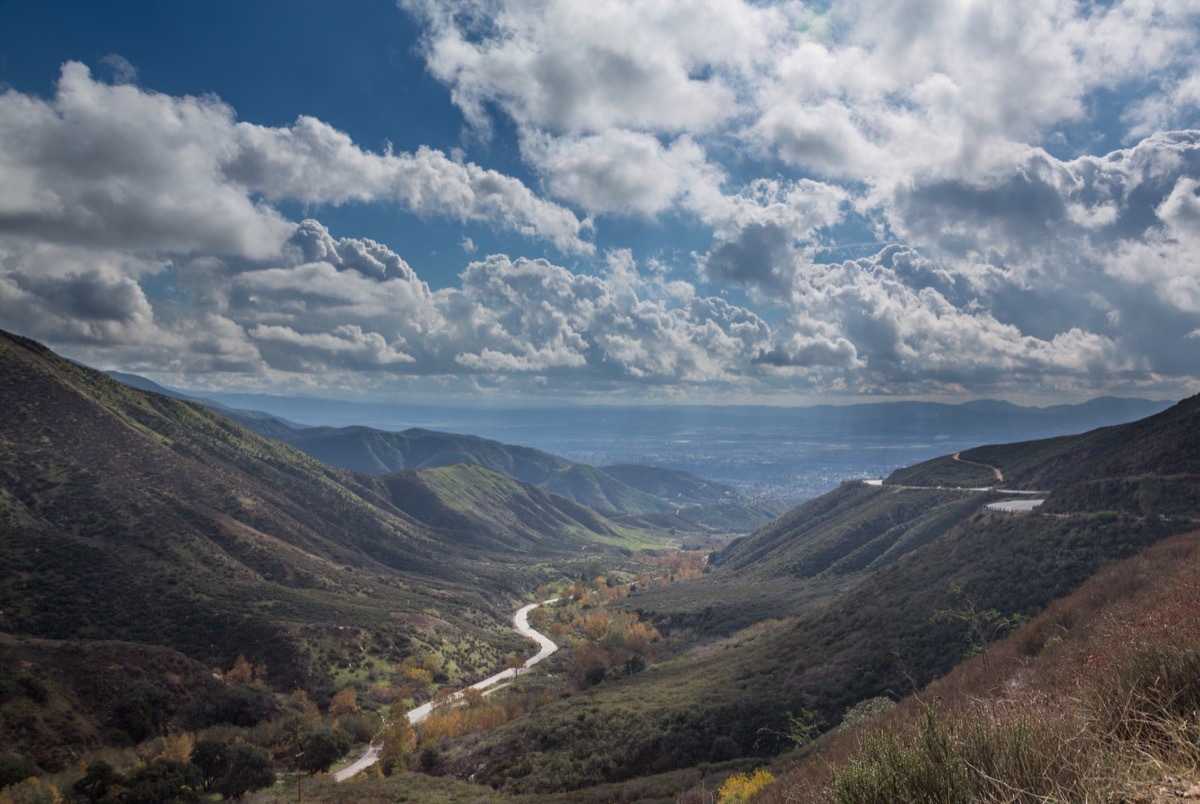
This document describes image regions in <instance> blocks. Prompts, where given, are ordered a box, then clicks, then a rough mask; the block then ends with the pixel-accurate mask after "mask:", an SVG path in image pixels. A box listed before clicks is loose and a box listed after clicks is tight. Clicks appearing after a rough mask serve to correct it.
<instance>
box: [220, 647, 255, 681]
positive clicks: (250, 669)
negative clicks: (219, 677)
mask: <svg viewBox="0 0 1200 804" xmlns="http://www.w3.org/2000/svg"><path fill="white" fill-rule="evenodd" d="M225 680H226V681H232V682H233V683H234V684H249V683H250V682H251V681H253V680H254V665H252V664H250V662H249V661H248V660H247V659H246V657H245V656H242V655H241V654H238V657H237V659H235V660H234V662H233V667H231V668H229V672H228V673H226V674H225Z"/></svg>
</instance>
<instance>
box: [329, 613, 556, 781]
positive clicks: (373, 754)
mask: <svg viewBox="0 0 1200 804" xmlns="http://www.w3.org/2000/svg"><path fill="white" fill-rule="evenodd" d="M557 601H558V598H553V599H551V600H546V601H543V602H542V603H530V604H529V605H528V606H522V607H521V608H520V609H518V610H517V613H516V615H514V616H513V625H514V626H515V627H516V629H517V631H518V632H520V634H521V635H522V636H527V637H531V638H532V639H534V640H536V641H537V643H538V645H539V646H540V648H541V649H540V650H539V651H538V652H537V654H536V655H534V656H532V657H530V658H528V659H526V660H525V664H523V665H522V666H520V667H516V668H513V667H510V668H509V669H507V670H501V671H500V672H499V673H496V674H495V675H492V676H488V677H487V678H485V679H484V680H483V681H478V682H476V683H474V684H472V685H471V686H470V687H468V688H467V689H474V690H479V691H480V692H482V691H483V690H486V689H488V688H489V687H494V686H496V685H497V684H499V683H500V682H501V681H507V680H508V679H510V678H516V677H517V676H518V675H520V674H521V673H523V672H525V671H526V670H528V669H529V668H531V667H533V666H534V665H535V664H537V663H538V662H540V661H542V660H543V659H545V658H546V657H548V656H549V655H550V654H552V653H554V651H556V650H558V645H555V644H554V643H553V642H552V641H551V640H550V638H549V637H548V636H546V635H545V634H543V633H540V632H538V631H535V630H533V629H532V628H530V627H529V612H531V611H533V610H534V609H536V608H537V607H538V606H543V605H549V604H550V603H555V602H557ZM465 692H466V690H459V691H458V692H456V693H454V694H453V695H451V696H450V697H449V698H447V699H445V700H444V701H443V702H441V703H439V706H446V705H448V704H450V703H452V702H453V701H457V700H458V699H459V698H461V697H462V696H463V693H465ZM432 711H433V702H432V701H430V702H429V703H424V704H421V705H420V706H418V707H417V708H416V709H410V710H409V711H408V722H409V723H411V724H413V725H414V726H415V725H417V724H418V723H421V722H423V721H424V720H425V719H426V718H427V717H429V713H430V712H432ZM380 748H382V746H380V745H379V744H378V743H371V744H370V745H368V746H367V749H366V751H364V752H363V755H362V756H361V757H359V758H358V760H357V761H355V763H354V764H353V765H348V766H347V767H345V768H342V769H341V770H340V771H338V772H337V773H335V774H334V775H333V778H334V779H336V780H337V781H339V782H344V781H345V780H347V779H349V778H350V777H352V776H356V775H358V774H359V773H362V772H363V771H364V770H366V769H367V768H369V767H371V766H372V765H374V764H375V763H376V762H378V761H379V750H380Z"/></svg>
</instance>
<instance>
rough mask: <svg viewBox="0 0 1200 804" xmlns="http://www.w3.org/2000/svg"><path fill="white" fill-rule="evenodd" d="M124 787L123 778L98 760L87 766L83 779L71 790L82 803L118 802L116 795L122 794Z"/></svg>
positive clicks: (109, 766) (105, 763) (110, 766)
mask: <svg viewBox="0 0 1200 804" xmlns="http://www.w3.org/2000/svg"><path fill="white" fill-rule="evenodd" d="M124 785H125V777H124V776H122V775H121V774H119V773H117V772H116V770H114V769H113V766H112V765H109V764H108V763H107V762H105V761H103V760H98V761H96V762H93V763H92V764H91V765H88V768H87V771H86V772H85V773H84V774H83V777H82V778H80V779H79V780H78V781H76V782H75V784H73V785H72V786H71V789H72V790H74V791H75V795H76V796H77V797H78V798H80V799H82V800H83V801H90V802H110V801H117V800H118V795H119V794H120V793H121V792H124Z"/></svg>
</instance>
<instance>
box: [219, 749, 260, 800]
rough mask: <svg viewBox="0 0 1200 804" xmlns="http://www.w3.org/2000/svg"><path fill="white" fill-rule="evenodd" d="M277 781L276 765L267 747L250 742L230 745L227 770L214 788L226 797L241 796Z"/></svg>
mask: <svg viewBox="0 0 1200 804" xmlns="http://www.w3.org/2000/svg"><path fill="white" fill-rule="evenodd" d="M274 783H275V765H274V763H273V762H271V755H270V754H269V753H268V752H267V749H265V748H263V747H261V746H258V745H251V744H250V743H234V744H233V745H231V746H229V750H228V759H227V762H226V768H225V772H224V773H223V774H222V775H221V778H220V779H218V780H217V782H216V784H215V785H213V790H215V791H216V792H218V793H220V794H221V795H223V796H225V798H241V797H242V796H244V795H246V794H247V793H249V792H251V791H254V790H262V789H263V788H265V787H270V786H271V785H273V784H274Z"/></svg>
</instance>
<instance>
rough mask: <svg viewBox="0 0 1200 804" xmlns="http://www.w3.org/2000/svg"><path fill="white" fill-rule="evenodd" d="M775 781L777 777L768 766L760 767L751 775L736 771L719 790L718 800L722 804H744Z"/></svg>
mask: <svg viewBox="0 0 1200 804" xmlns="http://www.w3.org/2000/svg"><path fill="white" fill-rule="evenodd" d="M773 781H775V777H774V776H772V775H771V772H770V771H769V770H767V769H766V768H759V769H758V770H756V771H754V773H753V774H751V775H749V776H747V775H746V774H744V773H735V774H734V775H733V776H730V777H729V778H728V779H726V780H725V783H724V784H722V785H721V789H720V790H718V791H717V801H718V802H720V804H742V802H745V801H749V800H750V797H751V796H753V795H754V794H755V793H758V792H759V791H760V790H762V789H763V788H764V787H766V786H767V785H769V784H770V783H771V782H773Z"/></svg>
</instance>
